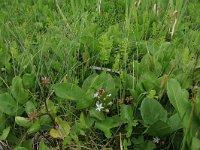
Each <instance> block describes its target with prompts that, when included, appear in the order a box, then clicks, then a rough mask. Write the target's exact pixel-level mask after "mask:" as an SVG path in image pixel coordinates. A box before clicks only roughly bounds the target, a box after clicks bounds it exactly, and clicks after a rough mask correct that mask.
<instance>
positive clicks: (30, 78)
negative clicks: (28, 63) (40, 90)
mask: <svg viewBox="0 0 200 150" xmlns="http://www.w3.org/2000/svg"><path fill="white" fill-rule="evenodd" d="M22 81H23V85H24V88H33V87H34V84H35V76H34V75H33V74H28V73H26V74H24V75H23V77H22Z"/></svg>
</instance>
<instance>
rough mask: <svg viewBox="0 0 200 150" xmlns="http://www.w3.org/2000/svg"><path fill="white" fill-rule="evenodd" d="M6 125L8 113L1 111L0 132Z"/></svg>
mask: <svg viewBox="0 0 200 150" xmlns="http://www.w3.org/2000/svg"><path fill="white" fill-rule="evenodd" d="M5 127H6V114H4V113H2V112H0V132H2V131H3V130H4V129H5Z"/></svg>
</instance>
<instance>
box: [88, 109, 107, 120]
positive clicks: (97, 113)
mask: <svg viewBox="0 0 200 150" xmlns="http://www.w3.org/2000/svg"><path fill="white" fill-rule="evenodd" d="M89 114H90V116H91V117H93V118H95V119H98V120H104V119H105V116H104V113H103V112H101V111H97V110H96V109H95V108H92V109H90V111H89Z"/></svg>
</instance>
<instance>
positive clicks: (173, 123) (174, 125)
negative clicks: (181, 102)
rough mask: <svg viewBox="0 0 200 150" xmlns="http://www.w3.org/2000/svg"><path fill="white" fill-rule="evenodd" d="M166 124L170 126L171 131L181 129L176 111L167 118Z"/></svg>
mask: <svg viewBox="0 0 200 150" xmlns="http://www.w3.org/2000/svg"><path fill="white" fill-rule="evenodd" d="M167 124H168V125H169V126H170V127H171V130H172V131H176V130H178V129H181V128H182V122H181V119H180V117H179V115H178V113H176V114H174V115H172V116H171V117H170V118H169V119H168V121H167Z"/></svg>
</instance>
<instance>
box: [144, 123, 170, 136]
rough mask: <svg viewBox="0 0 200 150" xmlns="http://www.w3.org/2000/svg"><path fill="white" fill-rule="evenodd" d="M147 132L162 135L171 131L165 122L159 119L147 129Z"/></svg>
mask: <svg viewBox="0 0 200 150" xmlns="http://www.w3.org/2000/svg"><path fill="white" fill-rule="evenodd" d="M147 133H148V134H149V135H151V136H164V135H167V134H169V133H171V128H170V126H169V125H168V124H167V123H165V122H163V121H160V120H159V121H157V122H155V123H154V124H152V125H151V126H150V127H149V128H148V129H147Z"/></svg>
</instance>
